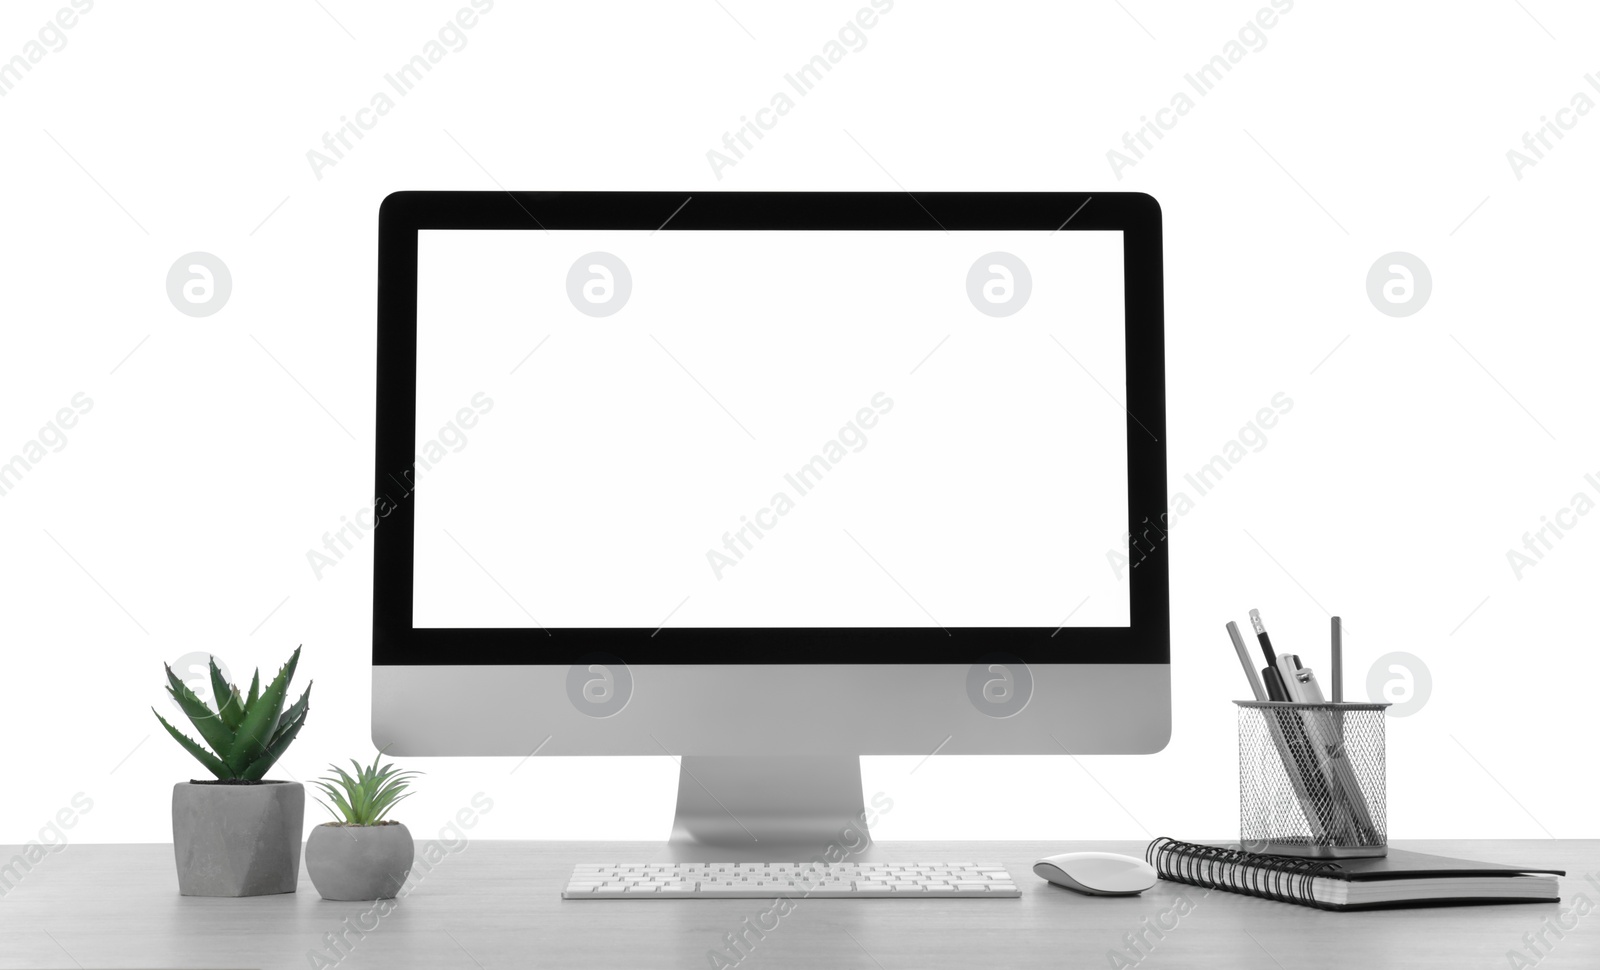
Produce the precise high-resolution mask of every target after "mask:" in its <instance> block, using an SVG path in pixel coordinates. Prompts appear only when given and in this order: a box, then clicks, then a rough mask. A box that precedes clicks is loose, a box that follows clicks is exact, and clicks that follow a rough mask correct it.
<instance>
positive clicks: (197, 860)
mask: <svg viewBox="0 0 1600 970" xmlns="http://www.w3.org/2000/svg"><path fill="white" fill-rule="evenodd" d="M299 661H300V648H299V647H296V648H295V651H294V654H293V655H292V656H291V657H290V658H289V662H288V663H286V664H284V665H283V667H282V669H280V670H279V671H278V676H277V677H275V678H274V679H273V681H272V683H270V684H268V685H267V689H266V690H265V691H263V690H261V689H260V687H261V671H260V670H257V671H256V673H255V676H254V677H252V678H251V680H250V693H249V694H248V695H241V694H240V693H239V688H238V687H236V686H234V685H231V684H228V683H227V682H226V681H225V680H224V679H223V676H222V672H221V671H219V670H218V669H217V663H216V660H215V659H213V660H212V661H211V663H210V667H211V689H212V692H213V694H214V695H215V697H216V700H217V710H215V711H213V710H211V708H209V707H207V706H206V704H205V702H204V701H202V700H201V699H200V698H199V697H197V696H196V695H195V693H194V691H192V690H190V689H189V688H188V686H187V685H186V684H184V682H183V681H182V680H181V679H179V677H178V675H177V674H175V673H173V671H172V668H171V667H170V666H168V667H167V682H168V685H169V686H168V688H167V692H168V693H169V694H171V695H172V699H173V700H174V701H175V702H176V703H177V705H178V708H179V709H180V710H182V711H183V713H184V714H185V715H186V716H187V717H188V718H189V721H190V722H191V723H192V724H193V725H194V727H195V730H196V731H197V732H199V734H200V737H201V738H202V739H203V740H204V741H205V746H202V745H201V744H200V743H199V742H196V741H195V740H194V739H192V738H190V737H189V736H188V735H186V734H184V733H183V732H181V731H179V730H178V729H177V728H175V727H173V726H172V725H171V724H168V723H167V719H166V718H164V717H162V716H161V713H160V712H159V711H156V712H155V715H156V720H158V721H160V722H161V726H162V727H164V728H166V729H167V733H168V734H171V735H172V737H173V739H174V740H176V741H177V742H178V743H179V744H181V745H182V746H183V748H184V750H185V751H188V752H189V753H190V754H192V755H194V757H195V760H197V761H199V762H200V763H201V764H202V765H204V766H205V767H206V770H207V771H209V772H211V774H213V775H215V776H216V777H215V780H208V781H188V782H180V783H178V784H176V785H174V786H173V787H172V846H173V853H174V855H175V856H176V858H177V863H178V892H179V893H181V894H183V895H185V896H265V895H268V894H271V893H292V892H294V891H295V884H296V883H298V882H299V880H300V835H301V832H302V830H303V826H304V824H305V809H306V792H305V789H304V788H303V787H302V786H301V785H300V784H299V783H298V782H286V781H268V780H266V778H265V775H266V773H267V771H268V769H270V768H271V767H272V766H273V764H274V763H275V762H276V761H277V760H278V759H279V758H280V757H282V756H283V753H284V751H286V750H288V748H289V745H290V744H291V743H292V742H293V741H294V739H295V736H296V735H298V734H299V733H300V729H301V728H302V727H304V726H305V723H306V711H307V710H308V709H309V702H310V700H311V687H310V686H309V685H307V687H306V690H305V693H303V694H301V695H300V699H299V700H297V701H295V702H294V704H292V705H290V706H289V708H288V710H285V709H284V702H285V700H286V699H287V697H288V693H289V681H290V680H292V679H293V678H294V669H295V665H296V664H297V663H299ZM151 710H152V711H154V710H155V709H154V708H151ZM208 747H209V749H210V750H207V748H208Z"/></svg>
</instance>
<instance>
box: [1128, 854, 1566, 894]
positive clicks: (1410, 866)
mask: <svg viewBox="0 0 1600 970" xmlns="http://www.w3.org/2000/svg"><path fill="white" fill-rule="evenodd" d="M1145 860H1146V861H1147V862H1149V863H1150V864H1151V865H1153V866H1155V868H1156V873H1157V874H1158V875H1159V876H1160V877H1161V878H1162V879H1169V880H1172V881H1173V882H1181V883H1187V884H1188V885H1191V886H1203V887H1205V888H1207V889H1211V888H1216V889H1222V890H1226V891H1227V892H1232V893H1240V894H1242V895H1245V896H1255V897H1258V898H1260V899H1276V900H1279V901H1281V902H1285V903H1295V904H1296V905H1300V906H1314V907H1316V908H1318V909H1332V910H1349V909H1381V908H1389V907H1399V906H1451V905H1466V904H1476V903H1557V902H1560V901H1561V889H1560V884H1559V883H1558V882H1557V880H1556V877H1557V876H1564V875H1566V872H1565V871H1564V870H1561V869H1531V868H1522V867H1518V866H1502V865H1497V864H1495V863H1486V862H1469V861H1467V860H1465V859H1451V858H1448V857H1446V856H1438V855H1428V854H1427V853H1423V852H1407V851H1405V850H1403V849H1395V848H1390V849H1389V854H1388V855H1387V856H1384V857H1382V858H1377V859H1339V860H1319V859H1297V858H1291V857H1288V856H1270V855H1256V854H1254V853H1250V852H1241V851H1240V850H1238V849H1236V848H1229V847H1227V846H1219V845H1201V844H1198V843H1194V842H1179V841H1177V840H1175V839H1168V838H1159V839H1156V840H1155V841H1154V842H1151V843H1150V845H1149V847H1148V848H1146V849H1145Z"/></svg>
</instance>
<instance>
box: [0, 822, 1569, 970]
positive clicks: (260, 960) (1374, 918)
mask: <svg viewBox="0 0 1600 970" xmlns="http://www.w3.org/2000/svg"><path fill="white" fill-rule="evenodd" d="M1397 845H1399V846H1401V847H1403V848H1410V849H1415V850H1418V851H1423V852H1433V853H1438V854H1442V855H1455V856H1461V857H1463V858H1470V859H1478V860H1482V861H1486V862H1504V863H1510V864H1514V865H1529V866H1547V867H1551V868H1560V869H1566V870H1567V871H1568V872H1569V873H1570V874H1571V875H1570V876H1569V877H1568V878H1567V879H1565V880H1563V881H1562V900H1563V901H1562V904H1561V906H1560V910H1561V911H1563V912H1565V911H1568V910H1570V909H1571V907H1572V905H1573V903H1574V901H1575V900H1576V897H1577V895H1578V894H1580V893H1581V894H1584V895H1586V896H1587V897H1588V900H1589V901H1590V902H1591V903H1594V904H1596V905H1597V907H1600V892H1597V891H1596V890H1595V889H1594V887H1593V885H1591V884H1590V883H1587V882H1585V881H1584V880H1583V879H1582V877H1583V875H1584V874H1585V873H1591V872H1593V873H1600V841H1582V842H1580V841H1555V840H1545V841H1516V842H1469V841H1438V842H1402V843H1397ZM880 848H881V849H882V850H884V853H885V855H886V856H887V857H888V858H891V859H897V860H905V861H919V860H924V859H946V860H952V861H971V862H985V861H989V860H996V861H999V862H1001V863H1004V864H1005V865H1007V866H1008V867H1009V868H1010V869H1011V871H1012V873H1013V875H1014V876H1015V877H1016V878H1017V881H1018V883H1019V884H1020V885H1021V886H1022V887H1023V897H1022V898H1021V899H992V900H989V899H985V900H955V899H948V900H938V899H935V900H896V899H866V900H839V899H811V900H806V899H802V900H797V901H795V903H794V908H793V912H791V913H789V914H788V915H787V916H784V917H782V918H781V920H779V921H778V925H777V928H776V929H773V930H770V931H768V932H766V934H765V937H764V938H763V939H759V940H757V941H756V942H755V945H754V946H753V947H752V948H749V952H748V953H747V954H741V953H739V952H738V951H734V950H731V949H729V948H728V945H727V942H726V937H725V935H726V934H729V933H735V932H739V931H741V930H742V929H743V927H744V920H745V919H746V918H747V917H748V918H750V919H751V921H752V922H754V921H755V920H756V918H757V917H758V916H759V914H760V913H761V912H762V911H763V910H765V909H767V908H769V907H770V906H771V903H770V901H766V900H754V899H731V900H584V901H563V900H562V899H561V898H560V892H561V888H562V887H563V886H564V885H565V883H566V879H567V875H568V873H569V872H570V871H571V869H572V866H573V865H574V864H576V863H579V862H612V861H617V862H632V861H651V860H654V859H657V858H660V857H662V856H661V853H660V851H659V850H660V846H659V845H658V844H656V843H640V842H629V843H617V842H603V843H600V842H490V841H478V842H471V843H468V844H467V845H465V847H464V848H463V849H462V850H461V851H460V852H459V854H456V855H452V856H448V857H446V858H445V859H444V860H443V861H442V862H440V863H439V864H438V865H437V866H436V867H435V868H433V869H432V871H430V872H428V873H427V874H426V875H423V876H422V878H421V879H420V880H419V879H416V878H415V875H416V874H415V873H414V874H413V881H412V882H411V883H410V884H409V886H410V892H409V893H408V895H406V896H405V897H404V898H403V899H401V900H399V901H398V902H397V903H395V904H391V905H392V911H390V912H388V913H387V915H379V914H378V913H376V912H374V911H373V906H374V904H371V903H331V902H326V901H324V900H323V899H321V898H320V897H319V896H318V895H317V893H316V890H315V889H313V888H312V886H311V883H310V881H309V880H308V879H307V878H306V876H305V872H304V867H302V870H301V881H300V891H299V892H298V893H294V894H290V895H283V896H264V897H256V898H251V899H198V898H186V897H182V896H179V895H178V891H177V882H176V877H175V876H174V874H173V861H172V848H171V846H168V845H70V846H68V847H67V848H65V849H63V850H61V851H60V852H58V853H56V854H53V855H49V856H47V857H46V858H45V859H44V860H43V861H41V862H40V863H39V865H37V866H36V867H35V868H34V869H33V870H32V871H31V872H29V873H27V874H26V875H25V876H24V877H23V878H22V879H21V881H20V882H17V883H16V884H15V886H14V887H13V888H11V889H10V890H9V891H7V892H6V893H5V895H4V897H3V898H0V970H10V968H45V967H52V968H53V967H67V968H72V967H80V968H122V967H140V968H152V967H183V968H198V967H213V968H244V967H257V968H269V967H272V968H277V967H285V968H288V967H293V968H297V970H303V968H308V967H313V966H334V965H336V966H339V967H341V968H364V967H371V968H394V967H426V968H430V970H446V968H460V970H476V968H483V970H498V968H509V967H560V968H563V970H573V968H577V970H590V968H595V970H598V968H603V967H627V968H638V967H695V968H702V967H708V966H713V965H715V964H714V963H713V961H712V959H711V957H710V956H709V954H710V953H711V952H713V951H721V952H722V953H723V954H724V955H725V956H724V959H725V960H726V961H727V964H733V958H735V957H738V958H739V962H738V963H737V964H736V965H737V966H739V967H741V968H751V970H758V968H766V967H789V966H793V967H813V968H861V970H900V968H908V970H909V968H928V967H951V968H959V970H978V968H986V967H1007V968H1010V967H1052V968H1062V967H1095V968H1101V967H1109V966H1112V961H1111V958H1110V954H1111V953H1113V952H1124V953H1125V954H1126V950H1125V946H1126V943H1125V940H1126V938H1127V935H1128V934H1132V933H1138V932H1140V931H1141V930H1143V928H1144V927H1145V925H1146V924H1145V922H1144V921H1145V919H1146V918H1147V917H1148V918H1149V919H1150V921H1151V923H1152V924H1153V923H1154V922H1155V920H1156V918H1157V916H1158V915H1159V914H1162V913H1163V912H1166V911H1168V910H1171V909H1172V908H1173V907H1174V906H1175V905H1176V904H1177V902H1178V897H1179V895H1180V894H1181V895H1183V896H1185V897H1187V900H1188V902H1189V903H1190V904H1192V909H1191V910H1190V911H1189V912H1188V915H1186V916H1182V917H1181V918H1180V919H1179V920H1178V923H1177V926H1176V927H1175V928H1173V929H1171V930H1168V931H1166V932H1165V933H1164V935H1163V937H1162V938H1160V939H1156V937H1155V936H1154V935H1153V934H1150V933H1145V938H1146V939H1147V940H1150V941H1153V947H1150V948H1149V952H1148V953H1147V954H1146V955H1145V956H1144V957H1143V959H1142V960H1140V962H1139V966H1140V967H1141V968H1144V970H1162V968H1167V967H1171V968H1207V967H1218V968H1221V967H1226V968H1229V970H1251V968H1260V970H1302V968H1314V967H1361V968H1375V967H1407V968H1418V967H1420V968H1427V967H1439V968H1450V970H1470V968H1474V967H1482V968H1484V970H1494V968H1504V967H1506V966H1509V965H1510V963H1509V960H1508V957H1507V954H1508V952H1510V951H1514V950H1522V951H1523V952H1524V955H1525V956H1528V954H1527V953H1526V951H1525V950H1523V947H1524V942H1523V935H1524V934H1527V933H1535V934H1537V933H1538V932H1539V931H1540V930H1541V929H1542V928H1543V927H1544V926H1545V922H1544V921H1545V919H1546V917H1549V918H1551V920H1552V922H1553V921H1554V918H1555V916H1556V914H1557V911H1558V908H1557V907H1556V906H1554V905H1549V904H1529V905H1503V906H1475V907H1448V908H1430V909H1408V910H1389V911H1381V912H1368V913H1329V912H1322V911H1319V910H1312V909H1305V908H1302V907H1297V906H1289V905H1286V904H1282V903H1274V902H1267V901H1263V900H1255V899H1249V898H1245V897H1241V896H1234V895H1230V894H1227V893H1222V892H1216V893H1211V894H1209V895H1208V894H1207V893H1206V892H1205V891H1204V890H1201V889H1195V888H1193V887H1188V886H1182V885H1178V884H1175V883H1169V882H1162V883H1159V884H1158V885H1157V886H1156V887H1155V888H1154V889H1152V890H1150V891H1149V892H1147V893H1145V894H1144V895H1143V896H1141V897H1136V898H1124V899H1095V898H1088V897H1084V896H1079V895H1075V894H1072V893H1069V892H1067V891H1065V890H1062V889H1058V888H1056V887H1054V886H1050V885H1048V884H1046V883H1045V882H1043V881H1042V880H1040V879H1038V878H1037V877H1035V876H1034V875H1033V874H1032V871H1031V865H1032V863H1033V861H1034V860H1035V859H1037V858H1038V857H1040V856H1042V855H1048V854H1053V853H1056V852H1063V851H1068V850H1072V849H1090V848H1093V849H1109V850H1112V851H1117V852H1125V853H1129V854H1141V853H1142V851H1143V843H1133V842H1126V843H1104V842H1101V843H1072V844H1063V843H1034V842H977V843H974V842H942V843H933V842H920V843H919V842H904V843H893V842H891V843H881V844H880ZM15 851H17V848H16V847H7V848H4V849H0V862H3V860H5V859H8V858H10V856H11V854H12V853H13V852H15ZM1596 878H1597V879H1600V876H1597V877H1596ZM0 888H3V886H0ZM1185 908H1186V909H1187V908H1189V907H1187V906H1186V907H1185ZM1567 922H1568V923H1569V924H1570V923H1571V918H1570V917H1569V918H1568V919H1567ZM1166 923H1167V925H1171V918H1170V917H1168V919H1167V920H1166ZM768 925H770V920H769V924H768ZM363 927H365V929H364V930H363ZM1561 932H1563V933H1564V934H1565V936H1564V938H1562V939H1557V938H1556V936H1555V934H1554V933H1552V932H1550V931H1548V930H1546V931H1545V939H1547V940H1548V941H1549V943H1550V944H1551V945H1550V947H1549V948H1548V949H1544V948H1541V953H1542V954H1543V956H1542V958H1541V959H1540V961H1539V963H1538V966H1539V968H1540V970H1552V968H1556V970H1559V968H1564V967H1573V968H1585V970H1593V968H1596V967H1600V908H1597V909H1596V911H1595V912H1593V913H1591V914H1590V915H1588V916H1587V917H1583V918H1581V919H1580V920H1579V921H1578V925H1577V926H1576V927H1575V928H1572V929H1567V930H1562V931H1561ZM336 938H338V939H340V941H341V942H340V943H339V946H338V948H337V949H335V948H334V947H333V946H331V945H330V941H331V940H334V939H336ZM751 938H752V939H754V937H753V936H752V937H751ZM313 955H317V956H315V957H314V956H313ZM319 958H320V960H321V961H322V962H320V963H319V962H318V959H319ZM1125 958H1126V959H1128V962H1129V963H1130V964H1131V963H1132V957H1131V956H1128V957H1125ZM1530 962H1532V961H1531V959H1530Z"/></svg>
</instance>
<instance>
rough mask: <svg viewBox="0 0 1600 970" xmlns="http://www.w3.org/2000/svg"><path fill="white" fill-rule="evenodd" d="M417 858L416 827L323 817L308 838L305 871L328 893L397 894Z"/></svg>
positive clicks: (350, 896)
mask: <svg viewBox="0 0 1600 970" xmlns="http://www.w3.org/2000/svg"><path fill="white" fill-rule="evenodd" d="M415 858H416V845H415V844H414V843H413V842H412V841H411V833H410V831H408V830H407V829H406V827H405V826H404V825H401V824H400V823H399V822H380V823H378V824H377V825H340V824H338V823H336V822H324V823H323V824H321V825H319V826H317V827H316V828H314V829H312V830H311V837H310V838H308V839H306V872H307V873H308V874H310V876H311V884H312V885H313V886H316V887H317V892H319V893H321V894H322V898H323V899H338V900H365V899H393V898H395V896H396V895H397V894H398V893H399V892H400V887H401V886H404V885H405V882H406V876H408V875H410V873H411V862H412V860H413V859H415Z"/></svg>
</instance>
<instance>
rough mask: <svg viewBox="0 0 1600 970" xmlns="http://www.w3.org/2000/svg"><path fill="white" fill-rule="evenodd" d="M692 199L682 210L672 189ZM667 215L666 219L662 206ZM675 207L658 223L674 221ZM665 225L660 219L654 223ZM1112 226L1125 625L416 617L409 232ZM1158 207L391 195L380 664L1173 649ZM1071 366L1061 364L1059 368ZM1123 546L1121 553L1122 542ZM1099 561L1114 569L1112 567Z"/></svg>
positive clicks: (385, 247) (1124, 657) (1087, 202)
mask: <svg viewBox="0 0 1600 970" xmlns="http://www.w3.org/2000/svg"><path fill="white" fill-rule="evenodd" d="M691 196H692V198H693V201H692V202H691V203H689V204H687V205H685V204H684V200H685V199H688V198H690V197H691ZM674 213H676V214H674ZM669 217H670V219H669ZM663 222H665V223H666V225H665V226H664V227H662V224H663ZM658 228H659V229H660V231H662V232H682V231H687V230H735V231H738V230H744V231H751V230H861V231H882V230H925V231H929V232H940V231H962V230H1037V231H1041V232H1054V231H1061V232H1082V231H1090V230H1120V231H1121V232H1122V234H1123V236H1122V239H1123V267H1124V269H1123V279H1124V296H1125V303H1124V306H1125V317H1126V334H1125V345H1124V346H1125V348H1126V355H1127V358H1126V361H1127V367H1126V374H1127V401H1126V409H1127V411H1128V415H1129V417H1128V420H1127V421H1126V422H1125V425H1126V437H1127V455H1128V512H1129V522H1128V532H1129V533H1130V534H1131V535H1135V536H1148V535H1152V531H1153V534H1154V536H1155V540H1154V541H1151V542H1148V543H1145V544H1142V545H1140V547H1139V549H1138V550H1137V551H1136V552H1135V553H1133V554H1132V556H1131V558H1134V559H1136V560H1137V565H1136V567H1130V568H1128V569H1127V575H1126V582H1128V583H1129V585H1130V589H1129V596H1130V601H1129V608H1130V624H1131V625H1130V626H1128V627H1064V628H1060V629H1059V630H1058V629H1057V628H1051V627H952V628H949V629H945V628H941V627H937V626H929V627H903V628H902V627H894V628H884V627H863V628H827V627H807V628H791V627H774V628H755V629H738V628H676V627H665V628H662V629H660V630H652V629H649V628H620V627H619V628H556V629H551V630H544V629H540V628H537V627H533V628H521V627H517V628H459V629H455V628H452V629H446V628H422V629H418V628H415V627H413V626H412V604H413V589H412V581H413V568H412V567H413V564H414V556H415V548H416V546H415V542H414V518H413V514H414V507H413V499H414V492H413V491H412V490H411V489H410V488H408V487H406V482H408V481H411V480H412V479H411V478H410V476H409V474H408V473H409V471H410V470H411V468H412V462H413V460H414V458H415V447H416V440H417V438H416V364H417V233H418V231H419V230H423V229H522V230H528V231H533V232H538V231H541V230H546V229H548V230H556V229H621V230H640V229H643V230H655V229H658ZM1162 306H1163V293H1162V256H1161V209H1160V205H1159V204H1158V203H1157V202H1156V200H1155V199H1154V198H1152V197H1150V196H1148V195H1145V194H1143V193H1126V192H1108V193H1094V194H1092V195H1091V194H1088V193H1067V192H929V193H918V194H917V195H915V196H914V197H913V196H912V195H911V194H909V193H904V192H697V193H687V192H676V193H673V192H431V191H429V192H397V193H394V194H392V195H390V196H389V197H388V198H386V199H385V200H384V201H383V204H382V206H381V207H380V209H379V214H378V372H377V419H376V438H377V441H376V459H377V465H376V478H375V482H376V495H377V496H378V500H379V503H378V504H379V508H380V511H381V512H382V513H383V514H382V516H381V518H379V519H378V522H379V523H381V525H382V528H378V529H375V530H374V533H373V537H374V538H373V543H374V549H373V557H374V562H373V584H372V589H373V593H372V602H373V610H372V612H373V637H372V644H373V646H372V661H373V663H374V664H375V665H379V666H385V665H427V664H441V665H462V664H539V665H543V664H558V665H568V664H574V663H580V662H583V663H587V662H589V661H590V660H591V659H593V658H595V657H596V656H602V655H603V656H610V657H615V658H619V659H621V660H622V661H624V662H626V663H629V664H730V663H732V664H778V663H829V664H838V663H847V664H848V663H918V664H928V663H971V662H974V661H975V660H977V659H978V658H980V657H985V656H991V655H1007V656H1011V657H1015V658H1019V659H1021V660H1023V661H1025V662H1027V663H1144V664H1165V663H1168V662H1169V660H1170V628H1169V605H1168V577H1167V572H1168V568H1167V543H1166V541H1165V535H1164V533H1165V531H1166V530H1165V523H1166V520H1165V514H1166V511H1167V494H1166V488H1167V484H1166V483H1167V472H1166V446H1165V436H1166V403H1165V400H1166V395H1165V355H1164V352H1163V348H1164V342H1163V326H1164V324H1163V314H1162ZM1064 366H1069V365H1064ZM1119 551H1120V550H1119ZM1108 568H1110V567H1109V566H1108Z"/></svg>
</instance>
